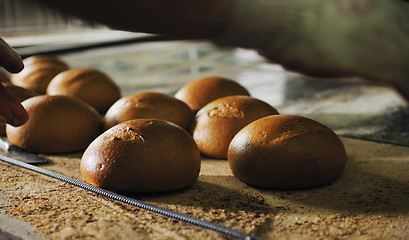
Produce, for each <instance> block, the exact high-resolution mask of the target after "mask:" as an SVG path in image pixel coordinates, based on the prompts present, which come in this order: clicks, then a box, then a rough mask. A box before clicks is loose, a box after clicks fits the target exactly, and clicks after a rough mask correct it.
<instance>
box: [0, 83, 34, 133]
mask: <svg viewBox="0 0 409 240" xmlns="http://www.w3.org/2000/svg"><path fill="white" fill-rule="evenodd" d="M2 84H3V85H4V87H5V88H6V89H7V90H8V91H9V92H10V93H11V94H12V95H13V96H14V97H16V98H17V100H18V101H19V102H22V101H24V100H26V99H27V98H30V97H34V96H36V95H38V93H36V92H34V91H31V90H28V89H25V88H21V87H17V86H14V85H13V84H11V83H9V82H5V83H2ZM5 135H6V124H4V123H0V136H5Z"/></svg>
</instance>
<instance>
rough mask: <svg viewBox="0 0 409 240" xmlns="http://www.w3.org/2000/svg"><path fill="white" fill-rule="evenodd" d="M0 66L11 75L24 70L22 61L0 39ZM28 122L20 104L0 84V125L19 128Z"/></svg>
mask: <svg viewBox="0 0 409 240" xmlns="http://www.w3.org/2000/svg"><path fill="white" fill-rule="evenodd" d="M0 66H1V67H4V68H5V69H6V70H7V71H9V72H11V73H17V72H19V71H21V70H22V69H23V68H24V64H23V61H22V60H21V58H20V56H19V55H18V54H17V52H16V51H14V50H13V49H12V48H11V47H10V46H9V45H8V44H7V43H6V42H5V41H4V40H3V39H2V38H0ZM27 120H28V114H27V112H26V110H25V109H24V107H23V106H22V105H21V104H20V102H19V101H18V100H17V99H16V98H15V97H14V96H13V95H11V94H10V93H9V92H8V91H7V90H6V89H5V88H4V86H3V85H2V84H0V123H8V124H10V125H13V126H20V125H22V124H24V123H25V122H26V121H27Z"/></svg>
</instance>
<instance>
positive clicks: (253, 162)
mask: <svg viewBox="0 0 409 240" xmlns="http://www.w3.org/2000/svg"><path fill="white" fill-rule="evenodd" d="M228 163H229V166H230V168H231V169H232V171H233V173H234V175H235V176H236V177H238V178H239V179H240V180H242V181H243V182H245V183H247V184H249V185H252V186H255V187H261V188H270V189H300V188H308V187H314V186H320V185H322V184H325V183H328V182H329V181H331V180H333V179H335V178H336V177H338V176H339V175H340V174H341V173H342V171H343V169H344V167H345V163H346V153H345V148H344V145H343V143H342V141H341V140H340V139H339V137H338V136H337V135H336V134H335V133H334V132H333V131H332V130H331V129H330V128H328V127H326V126H324V125H323V124H321V123H318V122H316V121H314V120H311V119H308V118H305V117H300V116H291V115H274V116H268V117H264V118H261V119H259V120H256V121H254V122H252V123H251V124H249V125H248V126H246V127H245V128H243V129H242V130H241V131H240V132H239V133H237V135H236V136H235V137H234V138H233V140H232V141H231V144H230V146H229V151H228Z"/></svg>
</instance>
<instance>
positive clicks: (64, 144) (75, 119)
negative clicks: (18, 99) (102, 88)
mask: <svg viewBox="0 0 409 240" xmlns="http://www.w3.org/2000/svg"><path fill="white" fill-rule="evenodd" d="M22 105H23V106H24V108H25V109H26V110H27V112H28V116H29V119H28V121H27V123H25V124H24V125H22V126H20V127H13V126H11V125H7V127H6V134H7V138H8V140H9V141H10V142H11V143H12V144H14V145H17V146H18V147H21V148H23V149H26V150H27V151H31V152H36V153H69V152H76V151H81V150H84V149H85V148H86V147H87V146H88V145H89V144H90V143H91V142H92V141H93V140H94V139H95V138H96V137H97V136H98V135H99V134H100V130H101V118H100V116H99V114H98V113H97V111H96V110H95V109H94V108H92V107H91V106H89V105H88V104H86V103H84V102H82V101H80V100H78V99H75V98H72V97H67V96H49V95H40V96H35V97H32V98H29V99H27V100H25V101H23V102H22Z"/></svg>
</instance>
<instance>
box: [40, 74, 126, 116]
mask: <svg viewBox="0 0 409 240" xmlns="http://www.w3.org/2000/svg"><path fill="white" fill-rule="evenodd" d="M47 94H49V95H65V96H70V97H75V98H78V99H80V100H82V101H84V102H86V103H88V104H90V105H91V106H93V107H94V108H95V109H96V110H97V111H98V112H100V113H105V112H106V110H108V108H109V107H110V106H111V105H112V104H113V103H114V102H115V101H117V100H118V99H119V98H120V97H121V92H120V89H119V87H118V85H117V84H116V83H115V82H114V81H113V80H112V79H111V78H110V77H109V76H108V75H106V74H105V73H103V72H100V71H98V70H96V69H92V68H83V69H70V70H66V71H64V72H61V73H60V74H58V75H57V76H55V77H54V78H53V79H52V80H51V82H50V84H49V85H48V88H47Z"/></svg>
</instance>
